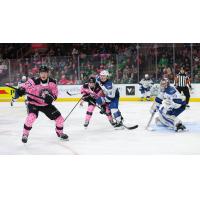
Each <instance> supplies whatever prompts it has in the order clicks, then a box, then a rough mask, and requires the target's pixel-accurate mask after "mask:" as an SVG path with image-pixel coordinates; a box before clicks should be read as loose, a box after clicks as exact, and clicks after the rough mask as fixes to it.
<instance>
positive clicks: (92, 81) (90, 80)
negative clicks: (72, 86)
mask: <svg viewBox="0 0 200 200" xmlns="http://www.w3.org/2000/svg"><path fill="white" fill-rule="evenodd" d="M88 83H96V78H95V77H90V78H89V80H88Z"/></svg>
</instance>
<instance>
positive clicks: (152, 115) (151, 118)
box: [145, 112, 155, 130]
mask: <svg viewBox="0 0 200 200" xmlns="http://www.w3.org/2000/svg"><path fill="white" fill-rule="evenodd" d="M154 115H155V112H154V113H152V114H151V117H150V119H149V122H148V124H147V126H146V128H145V130H148V128H149V126H150V124H151V122H152V120H153V117H154Z"/></svg>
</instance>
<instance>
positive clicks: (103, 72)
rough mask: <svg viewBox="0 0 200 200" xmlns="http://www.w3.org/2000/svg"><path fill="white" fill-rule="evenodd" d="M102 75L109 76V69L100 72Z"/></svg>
mask: <svg viewBox="0 0 200 200" xmlns="http://www.w3.org/2000/svg"><path fill="white" fill-rule="evenodd" d="M100 76H109V72H108V71H107V70H103V71H101V72H100Z"/></svg>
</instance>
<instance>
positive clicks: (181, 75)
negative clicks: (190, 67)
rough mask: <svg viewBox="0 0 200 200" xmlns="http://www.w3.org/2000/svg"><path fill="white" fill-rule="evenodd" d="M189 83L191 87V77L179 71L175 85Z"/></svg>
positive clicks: (182, 85) (184, 85) (180, 85)
mask: <svg viewBox="0 0 200 200" xmlns="http://www.w3.org/2000/svg"><path fill="white" fill-rule="evenodd" d="M187 85H189V87H191V83H190V78H189V77H188V76H187V75H186V73H181V72H179V73H178V75H177V76H176V78H175V86H178V87H186V86H187Z"/></svg>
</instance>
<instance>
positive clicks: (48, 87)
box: [21, 78, 58, 106]
mask: <svg viewBox="0 0 200 200" xmlns="http://www.w3.org/2000/svg"><path fill="white" fill-rule="evenodd" d="M21 87H23V88H25V90H26V92H28V93H31V94H34V95H37V96H40V97H43V98H45V96H46V94H50V95H51V96H53V98H54V99H55V100H56V99H57V96H58V87H57V84H56V81H55V80H54V79H52V78H48V79H47V81H46V82H45V83H44V82H42V80H41V79H40V78H31V79H28V80H27V81H26V82H25V83H24V84H23V85H22V86H21ZM27 100H28V103H30V104H33V105H36V106H47V105H48V104H46V103H45V102H44V100H42V99H39V98H37V97H33V96H31V95H27Z"/></svg>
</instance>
